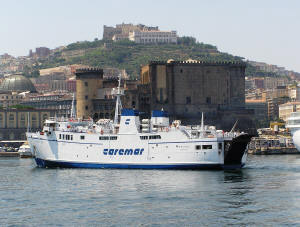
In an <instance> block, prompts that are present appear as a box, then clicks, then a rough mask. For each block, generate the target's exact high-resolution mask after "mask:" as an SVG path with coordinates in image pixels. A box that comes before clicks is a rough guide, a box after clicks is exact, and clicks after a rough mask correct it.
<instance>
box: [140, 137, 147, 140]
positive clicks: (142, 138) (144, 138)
mask: <svg viewBox="0 0 300 227" xmlns="http://www.w3.org/2000/svg"><path fill="white" fill-rule="evenodd" d="M140 138H141V140H148V136H140Z"/></svg>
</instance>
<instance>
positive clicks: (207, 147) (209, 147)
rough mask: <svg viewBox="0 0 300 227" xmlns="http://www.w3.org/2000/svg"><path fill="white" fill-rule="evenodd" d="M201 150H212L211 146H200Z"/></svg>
mask: <svg viewBox="0 0 300 227" xmlns="http://www.w3.org/2000/svg"><path fill="white" fill-rule="evenodd" d="M202 149H212V145H202Z"/></svg>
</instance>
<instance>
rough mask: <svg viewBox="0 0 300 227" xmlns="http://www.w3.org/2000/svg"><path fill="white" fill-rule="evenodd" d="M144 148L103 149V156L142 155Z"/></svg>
mask: <svg viewBox="0 0 300 227" xmlns="http://www.w3.org/2000/svg"><path fill="white" fill-rule="evenodd" d="M143 151H144V148H136V149H104V150H103V154H104V155H142V154H143Z"/></svg>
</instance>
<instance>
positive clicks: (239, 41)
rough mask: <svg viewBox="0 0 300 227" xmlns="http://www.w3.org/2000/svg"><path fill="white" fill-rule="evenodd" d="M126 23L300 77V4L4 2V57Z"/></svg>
mask: <svg viewBox="0 0 300 227" xmlns="http://www.w3.org/2000/svg"><path fill="white" fill-rule="evenodd" d="M122 22H124V23H134V24H137V23H142V24H145V25H152V26H156V25H157V26H159V28H160V29H161V30H177V32H178V35H180V36H182V35H188V36H194V37H196V38H197V40H198V41H199V42H204V43H209V44H213V45H215V46H217V47H218V49H219V50H220V51H223V52H228V53H231V54H234V55H238V56H242V57H245V58H246V59H250V60H255V61H263V62H266V63H270V64H277V65H279V66H284V67H286V68H287V69H290V70H295V71H298V72H300V55H299V53H300V0H222V1H221V0H195V1H189V0H185V1H184V0H180V1H178V0H147V1H144V0H130V1H129V0H105V1H102V0H81V1H80V0H0V31H1V32H0V54H3V53H9V54H11V55H14V56H20V55H28V52H29V49H35V47H39V46H46V47H49V48H55V47H57V46H61V45H67V44H69V43H72V42H75V41H83V40H94V38H96V37H97V38H102V32H103V25H111V26H112V25H113V26H114V25H115V24H119V23H122Z"/></svg>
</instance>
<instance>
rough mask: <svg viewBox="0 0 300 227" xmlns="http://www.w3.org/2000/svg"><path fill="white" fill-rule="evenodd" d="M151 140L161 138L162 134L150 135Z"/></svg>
mask: <svg viewBox="0 0 300 227" xmlns="http://www.w3.org/2000/svg"><path fill="white" fill-rule="evenodd" d="M149 139H150V140H155V139H161V137H160V135H155V136H149Z"/></svg>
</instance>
